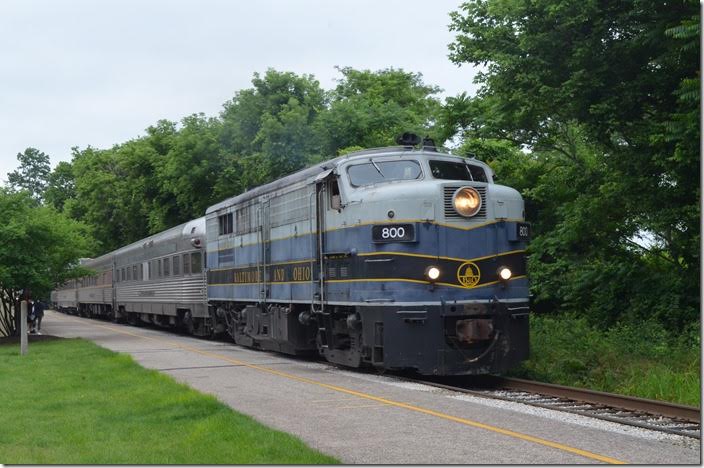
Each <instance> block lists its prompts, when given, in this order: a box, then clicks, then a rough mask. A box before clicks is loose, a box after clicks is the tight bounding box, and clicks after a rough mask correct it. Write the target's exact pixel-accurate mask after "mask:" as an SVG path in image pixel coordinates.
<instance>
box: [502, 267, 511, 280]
mask: <svg viewBox="0 0 704 468" xmlns="http://www.w3.org/2000/svg"><path fill="white" fill-rule="evenodd" d="M511 276H513V272H512V271H511V269H510V268H508V267H504V266H502V267H500V268H499V278H501V279H502V280H504V281H508V280H510V279H511Z"/></svg>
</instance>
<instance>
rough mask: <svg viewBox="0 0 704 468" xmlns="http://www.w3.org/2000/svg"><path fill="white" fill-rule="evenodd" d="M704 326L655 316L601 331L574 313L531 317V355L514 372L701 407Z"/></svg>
mask: <svg viewBox="0 0 704 468" xmlns="http://www.w3.org/2000/svg"><path fill="white" fill-rule="evenodd" d="M700 368H701V355H700V335H699V327H695V326H691V327H690V328H688V329H686V330H684V331H683V332H682V334H680V335H677V336H672V335H671V334H670V333H668V332H667V330H666V329H665V328H664V327H663V326H662V325H660V324H658V323H657V322H655V321H650V322H643V323H640V324H638V325H637V326H636V325H631V324H622V325H617V326H613V327H611V328H609V329H607V330H600V329H598V328H596V327H594V326H591V325H589V323H588V322H587V321H586V320H585V319H584V318H579V317H576V316H574V315H563V316H540V315H537V316H533V317H532V318H531V358H530V360H528V361H527V362H525V363H524V364H523V365H522V366H521V367H519V368H517V369H515V370H514V371H513V372H512V375H513V376H514V377H522V378H526V379H531V380H537V381H541V382H548V383H554V384H561V385H568V386H572V387H581V388H589V389H592V390H600V391H604V392H612V393H618V394H622V395H630V396H636V397H640V398H649V399H653V400H662V401H670V402H673V403H680V404H684V405H691V406H701V393H700V389H701V377H700Z"/></svg>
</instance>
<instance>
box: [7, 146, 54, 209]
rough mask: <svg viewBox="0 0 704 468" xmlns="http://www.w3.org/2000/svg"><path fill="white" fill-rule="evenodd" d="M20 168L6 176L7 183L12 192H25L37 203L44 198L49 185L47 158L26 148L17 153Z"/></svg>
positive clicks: (41, 153)
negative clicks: (22, 151)
mask: <svg viewBox="0 0 704 468" xmlns="http://www.w3.org/2000/svg"><path fill="white" fill-rule="evenodd" d="M17 160H18V161H19V162H20V167H19V168H17V169H16V170H14V171H12V172H10V173H8V174H7V183H8V185H9V186H10V187H11V188H12V189H14V190H26V191H27V192H29V194H30V195H31V196H32V198H34V199H35V200H37V201H41V200H42V199H43V198H44V190H45V189H46V187H47V185H48V184H49V174H50V172H51V165H50V164H49V156H47V155H46V154H45V153H43V152H41V151H39V150H38V149H36V148H27V149H25V150H24V153H17Z"/></svg>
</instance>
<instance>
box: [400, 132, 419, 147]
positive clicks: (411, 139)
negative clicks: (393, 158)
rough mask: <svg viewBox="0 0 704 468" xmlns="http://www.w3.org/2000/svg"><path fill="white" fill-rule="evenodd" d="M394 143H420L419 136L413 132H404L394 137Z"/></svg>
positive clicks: (405, 144)
mask: <svg viewBox="0 0 704 468" xmlns="http://www.w3.org/2000/svg"><path fill="white" fill-rule="evenodd" d="M396 143H398V144H399V145H401V146H416V145H417V144H418V143H420V137H419V136H418V135H416V134H415V133H411V132H406V133H404V134H403V135H400V136H399V137H398V138H396Z"/></svg>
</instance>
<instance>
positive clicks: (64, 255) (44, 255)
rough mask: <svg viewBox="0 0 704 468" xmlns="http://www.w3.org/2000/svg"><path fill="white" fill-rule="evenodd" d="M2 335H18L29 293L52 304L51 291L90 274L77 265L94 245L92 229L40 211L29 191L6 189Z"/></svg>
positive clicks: (2, 203) (1, 229) (0, 253)
mask: <svg viewBox="0 0 704 468" xmlns="http://www.w3.org/2000/svg"><path fill="white" fill-rule="evenodd" d="M0 219H2V220H3V222H2V223H1V224H0V304H1V307H0V331H1V332H3V333H5V334H8V335H11V334H16V333H18V332H19V331H18V327H17V324H18V320H19V319H18V317H17V314H18V311H19V305H20V300H21V299H22V295H23V292H25V293H26V292H28V291H30V292H31V297H32V298H33V299H38V298H43V299H47V298H48V294H49V291H51V290H52V289H53V288H54V287H56V286H57V285H59V284H62V283H63V282H65V281H66V280H67V279H69V278H72V277H76V276H80V275H82V274H84V273H85V271H83V270H82V269H81V268H79V267H78V266H77V264H78V259H79V258H80V257H83V256H86V255H87V254H88V253H89V251H90V249H91V247H92V240H91V239H90V237H89V235H88V228H87V226H85V225H83V224H81V223H78V222H76V221H73V220H70V219H68V218H67V217H65V216H63V215H62V214H60V213H57V212H56V211H55V210H54V209H52V208H49V207H44V206H37V205H36V203H35V201H33V200H32V199H31V197H30V196H29V195H28V194H27V193H24V192H20V193H11V192H9V191H7V190H0Z"/></svg>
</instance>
